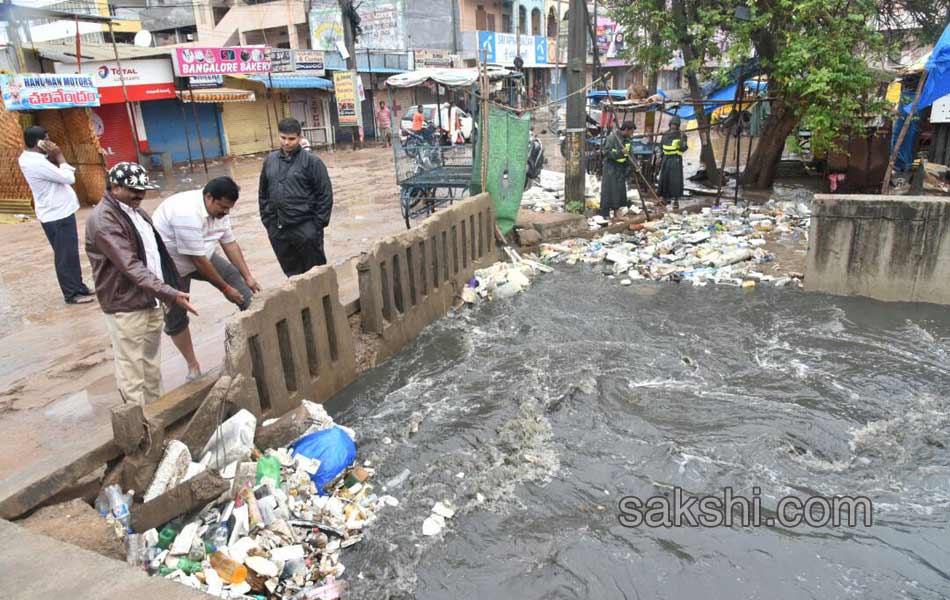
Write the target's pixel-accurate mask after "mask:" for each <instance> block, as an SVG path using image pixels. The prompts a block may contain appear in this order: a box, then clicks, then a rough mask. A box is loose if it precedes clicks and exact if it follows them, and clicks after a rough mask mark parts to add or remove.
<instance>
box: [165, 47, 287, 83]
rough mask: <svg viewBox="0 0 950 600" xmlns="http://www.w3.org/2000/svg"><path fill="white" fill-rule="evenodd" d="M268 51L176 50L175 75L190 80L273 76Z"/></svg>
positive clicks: (255, 48) (260, 48)
mask: <svg viewBox="0 0 950 600" xmlns="http://www.w3.org/2000/svg"><path fill="white" fill-rule="evenodd" d="M268 50H269V49H268V48H264V47H262V46H232V47H227V48H175V74H176V75H179V76H180V77H189V76H191V75H253V74H256V73H270V72H271V63H270V58H269V56H268Z"/></svg>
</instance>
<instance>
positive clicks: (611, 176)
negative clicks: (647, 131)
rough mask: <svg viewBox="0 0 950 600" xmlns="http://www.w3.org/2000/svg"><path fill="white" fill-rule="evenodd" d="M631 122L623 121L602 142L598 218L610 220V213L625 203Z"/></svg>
mask: <svg viewBox="0 0 950 600" xmlns="http://www.w3.org/2000/svg"><path fill="white" fill-rule="evenodd" d="M633 129H634V125H633V122H632V121H624V122H623V123H621V124H620V126H619V127H615V128H614V130H613V131H612V132H611V133H610V135H608V136H607V139H606V140H605V141H604V177H603V180H602V181H601V183H600V216H602V217H604V218H605V219H609V218H610V211H612V210H617V209H618V208H620V207H621V206H628V205H629V203H628V202H627V165H628V164H629V163H630V141H629V140H630V136H631V135H633Z"/></svg>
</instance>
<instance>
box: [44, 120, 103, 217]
mask: <svg viewBox="0 0 950 600" xmlns="http://www.w3.org/2000/svg"><path fill="white" fill-rule="evenodd" d="M37 122H38V124H39V125H42V126H43V127H45V128H46V132H47V133H48V134H49V138H50V139H51V140H53V141H54V142H55V143H56V144H57V145H59V147H60V148H62V150H63V156H64V157H65V158H66V162H68V163H69V164H71V165H73V166H74V167H76V184H75V190H76V195H77V196H79V202H80V203H82V204H84V205H86V206H92V205H94V204H96V203H98V202H99V200H100V199H101V198H102V194H103V192H105V170H104V168H103V166H102V151H101V148H100V146H99V139H98V138H96V133H95V130H94V129H93V127H92V119H90V116H89V109H88V108H67V109H62V110H44V111H40V112H39V116H38V119H37Z"/></svg>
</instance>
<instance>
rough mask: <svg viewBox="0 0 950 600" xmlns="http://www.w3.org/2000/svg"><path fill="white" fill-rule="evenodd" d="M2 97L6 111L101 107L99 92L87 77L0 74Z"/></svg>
mask: <svg viewBox="0 0 950 600" xmlns="http://www.w3.org/2000/svg"><path fill="white" fill-rule="evenodd" d="M0 94H2V97H3V104H4V106H5V107H6V109H7V110H38V109H47V108H74V107H77V106H99V92H98V91H96V87H95V86H94V85H93V83H92V78H91V77H89V76H88V75H51V74H47V73H14V74H12V75H0Z"/></svg>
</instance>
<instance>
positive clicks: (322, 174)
mask: <svg viewBox="0 0 950 600" xmlns="http://www.w3.org/2000/svg"><path fill="white" fill-rule="evenodd" d="M258 202H259V204H260V209H261V221H262V222H263V223H264V227H265V228H267V233H268V234H271V235H273V234H274V233H276V232H278V231H280V230H281V229H284V228H289V227H294V226H297V225H300V224H303V223H305V222H307V221H315V222H316V224H317V226H319V227H320V228H324V227H326V226H327V225H329V224H330V211H331V210H332V209H333V186H332V185H331V184H330V175H329V174H328V173H327V167H326V165H324V164H323V161H322V160H320V159H319V158H317V156H316V155H315V154H313V153H311V152H307V151H304V150H302V149H301V148H297V150H295V151H294V152H293V153H292V154H290V155H289V156H284V154H283V153H282V152H281V151H280V150H274V151H273V152H271V153H270V154H269V155H267V158H266V159H265V160H264V168H263V169H261V181H260V186H259V188H258Z"/></svg>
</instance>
